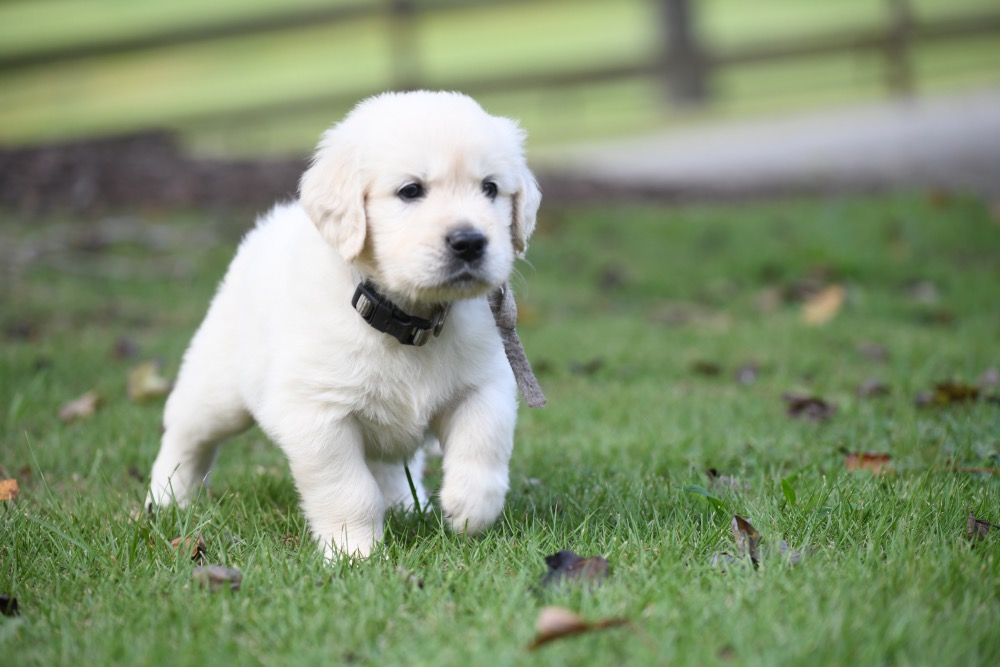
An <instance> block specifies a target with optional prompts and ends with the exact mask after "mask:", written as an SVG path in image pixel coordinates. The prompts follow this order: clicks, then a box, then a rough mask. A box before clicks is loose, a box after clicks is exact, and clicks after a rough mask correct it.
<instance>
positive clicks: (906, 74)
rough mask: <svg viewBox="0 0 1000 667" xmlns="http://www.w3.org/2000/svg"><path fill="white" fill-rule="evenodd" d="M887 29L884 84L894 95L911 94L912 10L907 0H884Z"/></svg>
mask: <svg viewBox="0 0 1000 667" xmlns="http://www.w3.org/2000/svg"><path fill="white" fill-rule="evenodd" d="M886 3H887V5H888V10H889V29H888V30H887V31H886V40H885V58H886V85H887V86H888V87H889V90H890V91H892V92H893V93H895V94H896V95H912V94H913V92H914V91H913V88H914V86H913V67H912V63H911V56H912V51H911V50H910V46H911V41H912V39H913V12H912V10H911V8H910V2H909V0H886Z"/></svg>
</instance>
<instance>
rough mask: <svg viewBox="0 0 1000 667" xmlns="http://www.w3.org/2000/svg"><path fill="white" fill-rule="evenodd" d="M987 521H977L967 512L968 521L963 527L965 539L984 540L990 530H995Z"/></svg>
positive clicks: (973, 515) (974, 516)
mask: <svg viewBox="0 0 1000 667" xmlns="http://www.w3.org/2000/svg"><path fill="white" fill-rule="evenodd" d="M995 527H996V526H994V525H993V524H992V523H990V522H989V521H984V520H983V519H977V518H976V515H975V514H973V513H972V512H969V520H968V522H967V523H966V526H965V537H966V538H968V539H970V540H971V539H973V538H975V539H977V540H985V539H986V536H987V535H989V533H990V529H991V528H995Z"/></svg>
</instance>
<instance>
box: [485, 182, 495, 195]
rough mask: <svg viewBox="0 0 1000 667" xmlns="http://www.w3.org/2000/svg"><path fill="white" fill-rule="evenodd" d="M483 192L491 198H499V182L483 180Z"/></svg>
mask: <svg viewBox="0 0 1000 667" xmlns="http://www.w3.org/2000/svg"><path fill="white" fill-rule="evenodd" d="M483 194H485V195H486V196H487V197H489V198H490V199H496V198H497V184H496V183H494V182H493V181H483Z"/></svg>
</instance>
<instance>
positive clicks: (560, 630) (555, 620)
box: [528, 607, 628, 651]
mask: <svg viewBox="0 0 1000 667" xmlns="http://www.w3.org/2000/svg"><path fill="white" fill-rule="evenodd" d="M627 623H628V621H627V620H626V619H624V618H606V619H602V620H599V621H593V622H591V621H585V620H584V619H583V618H581V617H580V615H579V614H576V613H574V612H572V611H570V610H569V609H565V608H563V607H542V610H541V611H539V612H538V620H536V621H535V631H536V634H535V639H534V640H533V641H532V642H531V643H530V644H529V645H528V650H531V651H534V650H535V649H536V648H538V647H539V646H542V645H544V644H548V643H549V642H551V641H553V640H555V639H560V638H562V637H571V636H573V635H579V634H583V633H585V632H593V631H594V630H604V629H606V628H615V627H619V626H622V625H625V624H627Z"/></svg>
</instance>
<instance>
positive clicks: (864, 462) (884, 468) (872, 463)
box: [844, 452, 892, 475]
mask: <svg viewBox="0 0 1000 667" xmlns="http://www.w3.org/2000/svg"><path fill="white" fill-rule="evenodd" d="M890 461H892V457H891V456H889V455H888V454H883V453H881V452H849V453H848V454H847V455H846V456H845V457H844V466H845V467H846V468H847V469H848V470H850V471H852V472H853V471H856V470H866V471H868V472H870V473H871V474H873V475H885V474H890V473H892V468H891V467H890V466H889V462H890Z"/></svg>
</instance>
